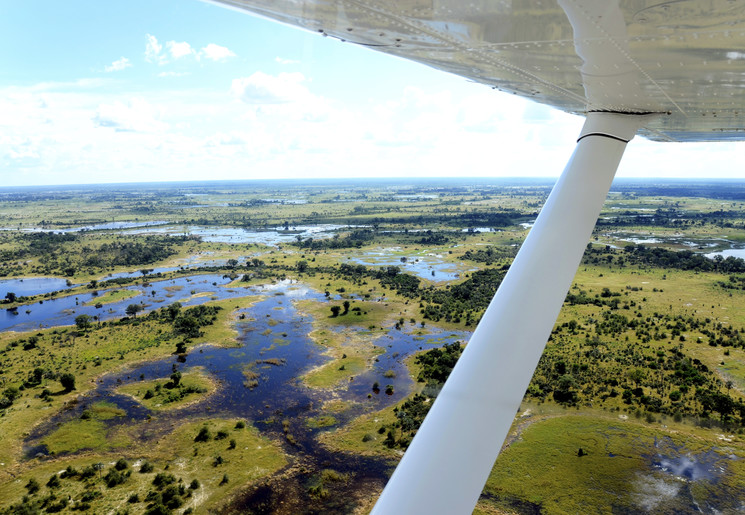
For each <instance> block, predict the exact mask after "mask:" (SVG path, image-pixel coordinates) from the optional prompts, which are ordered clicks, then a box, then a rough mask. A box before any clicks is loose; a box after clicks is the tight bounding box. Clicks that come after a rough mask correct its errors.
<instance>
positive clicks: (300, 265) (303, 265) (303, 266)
mask: <svg viewBox="0 0 745 515" xmlns="http://www.w3.org/2000/svg"><path fill="white" fill-rule="evenodd" d="M306 270H308V262H307V261H306V260H304V259H301V260H300V261H298V262H297V271H298V272H300V273H303V272H305V271H306Z"/></svg>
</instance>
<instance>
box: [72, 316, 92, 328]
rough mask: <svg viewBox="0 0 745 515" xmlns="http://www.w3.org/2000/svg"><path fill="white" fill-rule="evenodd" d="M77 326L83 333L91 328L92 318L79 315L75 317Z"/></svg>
mask: <svg viewBox="0 0 745 515" xmlns="http://www.w3.org/2000/svg"><path fill="white" fill-rule="evenodd" d="M75 325H76V326H77V328H78V329H80V330H81V331H85V330H86V329H88V328H90V327H91V317H90V316H88V315H78V316H76V317H75Z"/></svg>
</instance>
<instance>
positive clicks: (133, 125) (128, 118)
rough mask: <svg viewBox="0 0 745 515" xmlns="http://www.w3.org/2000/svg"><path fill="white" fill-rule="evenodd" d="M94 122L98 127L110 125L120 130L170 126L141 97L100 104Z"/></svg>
mask: <svg viewBox="0 0 745 515" xmlns="http://www.w3.org/2000/svg"><path fill="white" fill-rule="evenodd" d="M93 122H94V123H95V124H96V126H98V127H109V128H112V129H114V130H115V131H120V132H121V131H125V132H158V131H162V130H164V129H166V128H167V127H168V125H167V124H165V123H163V122H161V121H160V120H158V119H157V117H156V112H155V109H154V108H153V107H152V106H151V105H150V104H149V103H147V102H146V101H145V100H142V99H139V98H135V99H132V100H130V101H129V102H128V103H126V104H125V103H123V102H120V101H118V100H117V101H115V102H114V103H112V104H101V105H99V106H98V109H97V110H96V115H95V116H94V117H93Z"/></svg>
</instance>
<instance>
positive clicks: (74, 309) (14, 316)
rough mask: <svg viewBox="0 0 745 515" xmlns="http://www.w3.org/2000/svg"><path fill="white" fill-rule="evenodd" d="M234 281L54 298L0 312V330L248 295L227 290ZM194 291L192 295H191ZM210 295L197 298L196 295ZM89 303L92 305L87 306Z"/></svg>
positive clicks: (204, 278)
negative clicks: (106, 298)
mask: <svg viewBox="0 0 745 515" xmlns="http://www.w3.org/2000/svg"><path fill="white" fill-rule="evenodd" d="M229 282H231V279H230V278H228V277H226V276H223V275H222V274H203V275H192V276H186V277H178V278H174V279H164V280H159V281H155V280H153V281H152V282H150V283H149V285H148V286H145V285H142V284H138V285H130V286H122V287H120V288H109V289H107V290H98V295H95V294H94V293H93V292H94V290H91V291H90V292H86V293H80V294H78V295H72V296H67V297H60V298H55V299H44V300H41V301H38V302H36V303H33V304H27V305H23V306H19V307H18V308H17V309H16V310H13V311H10V310H5V309H3V310H0V331H30V330H33V329H37V328H43V327H53V326H59V325H72V324H74V323H75V317H76V316H78V315H82V314H85V315H89V316H96V317H98V318H99V319H100V320H109V319H112V318H121V317H123V316H126V313H125V310H126V309H127V306H129V305H130V304H140V305H141V306H143V307H144V308H145V311H148V310H151V309H157V308H160V307H163V306H167V305H169V304H173V303H174V302H181V304H182V305H184V306H194V305H197V304H202V303H204V302H207V301H209V300H211V299H220V300H222V299H227V298H234V297H242V296H245V295H246V289H245V288H244V287H240V286H239V287H237V288H225V287H224V286H225V285H226V284H228V283H229ZM112 289H117V290H128V291H135V292H137V295H136V296H134V297H130V298H128V299H124V300H121V301H119V302H114V303H111V304H105V305H103V306H102V307H100V308H96V307H95V302H96V298H97V297H100V296H103V294H104V293H106V292H107V291H109V290H112ZM192 292H193V293H192ZM200 293H201V294H204V293H209V295H205V296H201V297H194V295H197V294H200ZM88 303H90V305H86V304H88Z"/></svg>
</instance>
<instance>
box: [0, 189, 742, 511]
mask: <svg viewBox="0 0 745 515" xmlns="http://www.w3.org/2000/svg"><path fill="white" fill-rule="evenodd" d="M550 188H551V184H550V183H548V182H544V181H527V180H523V181H512V182H510V181H505V180H502V181H491V182H490V181H484V180H474V181H468V180H466V181H455V180H439V181H438V180H436V181H428V182H426V183H424V182H417V181H416V180H411V181H405V180H396V181H387V182H386V181H379V182H376V181H372V182H370V181H368V182H365V183H364V184H362V183H357V182H354V181H317V182H312V181H309V182H305V183H299V182H293V181H274V182H271V181H265V182H261V181H259V182H244V183H240V182H238V183H183V184H181V183H179V184H174V185H173V186H172V187H166V186H163V185H158V186H157V187H156V186H152V187H148V186H147V185H110V186H90V187H84V186H81V187H75V188H70V187H66V188H56V189H55V188H36V189H28V188H27V189H24V190H22V191H20V190H19V191H14V190H9V189H3V190H0V228H1V229H2V230H0V302H2V304H0V309H1V311H0V330H2V333H0V434H2V435H3V436H2V441H3V444H4V445H3V446H2V448H0V513H57V512H62V513H64V512H74V511H88V512H90V513H100V512H106V513H133V514H134V513H151V514H152V513H215V512H218V513H303V512H308V513H310V512H324V513H365V512H366V511H368V510H369V509H370V508H371V507H372V504H373V503H374V500H375V498H376V497H377V495H378V494H379V492H380V491H381V489H382V487H383V486H384V484H385V481H386V480H387V477H388V476H389V475H390V473H391V472H392V470H393V468H394V467H395V464H396V462H397V460H398V459H400V456H401V454H402V452H403V451H404V450H405V449H406V447H407V446H408V444H409V442H410V441H411V438H412V437H413V435H414V434H415V433H416V430H417V428H418V426H419V424H420V423H421V420H422V419H423V417H424V415H425V414H426V411H427V410H428V408H429V405H431V402H432V399H433V398H434V397H435V396H436V394H437V391H438V389H439V387H440V386H441V384H442V383H443V382H444V380H445V379H446V377H447V375H448V373H449V371H450V370H451V369H452V366H453V364H454V363H455V361H456V360H457V357H458V356H459V355H460V352H461V350H462V347H463V346H464V345H466V344H467V341H468V338H469V335H470V333H471V332H472V331H473V329H474V328H475V326H476V324H477V323H478V320H479V318H480V316H481V315H482V313H483V311H484V309H485V308H486V306H487V305H488V302H489V300H490V299H491V297H492V296H493V294H494V292H495V291H496V289H497V288H498V286H499V283H500V282H501V280H502V278H503V277H504V274H505V273H506V271H507V270H508V269H509V265H510V263H511V261H512V259H514V257H515V255H516V254H517V251H518V250H519V247H520V244H521V242H522V240H523V239H524V237H525V235H526V234H527V232H528V230H529V228H530V226H531V225H532V222H533V220H535V217H536V216H537V213H538V212H539V210H540V207H541V206H542V203H543V202H544V201H545V199H546V197H547V195H548V192H549V191H550ZM744 202H745V184H741V183H732V182H726V181H725V182H719V183H718V182H713V181H712V182H701V181H699V182H695V181H690V182H669V183H666V182H664V181H649V182H644V181H641V182H639V181H637V182H633V181H617V183H615V184H614V186H613V188H612V191H611V193H610V195H609V197H608V199H607V202H606V205H605V207H604V209H603V212H602V214H601V217H600V220H599V222H598V225H597V226H596V228H595V231H594V233H593V237H592V240H591V241H590V242H588V248H587V250H586V252H585V256H584V258H583V262H582V264H581V265H580V268H579V270H578V272H577V275H576V277H575V279H574V282H573V284H572V287H571V288H570V291H569V293H568V295H567V298H566V301H565V305H564V308H563V309H562V312H561V314H560V316H559V319H558V320H557V323H556V325H555V328H554V331H553V333H552V335H551V338H550V340H549V342H548V345H547V347H546V351H545V352H544V355H543V357H542V358H541V361H540V363H539V365H538V367H537V369H536V372H535V375H534V376H533V380H532V382H531V384H530V387H529V389H528V392H527V393H526V396H525V399H524V402H523V405H522V406H521V409H520V411H519V412H518V413H517V415H516V418H515V423H514V426H513V431H512V433H511V434H510V436H509V437H508V440H507V442H506V443H505V446H504V449H503V452H502V454H501V455H500V457H499V459H498V460H497V463H496V464H495V467H494V469H493V471H492V474H491V476H490V478H489V480H488V482H487V484H486V487H485V489H484V492H483V494H482V497H481V499H480V501H479V504H478V505H477V508H476V512H477V513H566V512H575V513H576V512H607V513H611V512H624V513H631V512H650V513H669V512H676V513H681V512H683V513H684V512H694V511H703V512H705V513H715V512H717V513H722V512H724V513H730V512H731V513H734V512H737V511H741V510H743V509H745V506H744V505H743V504H742V503H743V499H745V486H743V485H745V465H743V463H745V462H744V461H743V458H745V436H743V433H744V430H743V428H745V425H744V424H745V399H744V398H743V393H744V392H745V261H743V260H742V259H740V258H739V256H742V255H743V254H741V252H745V209H744V207H745V204H744ZM24 510H25V511H24Z"/></svg>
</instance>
